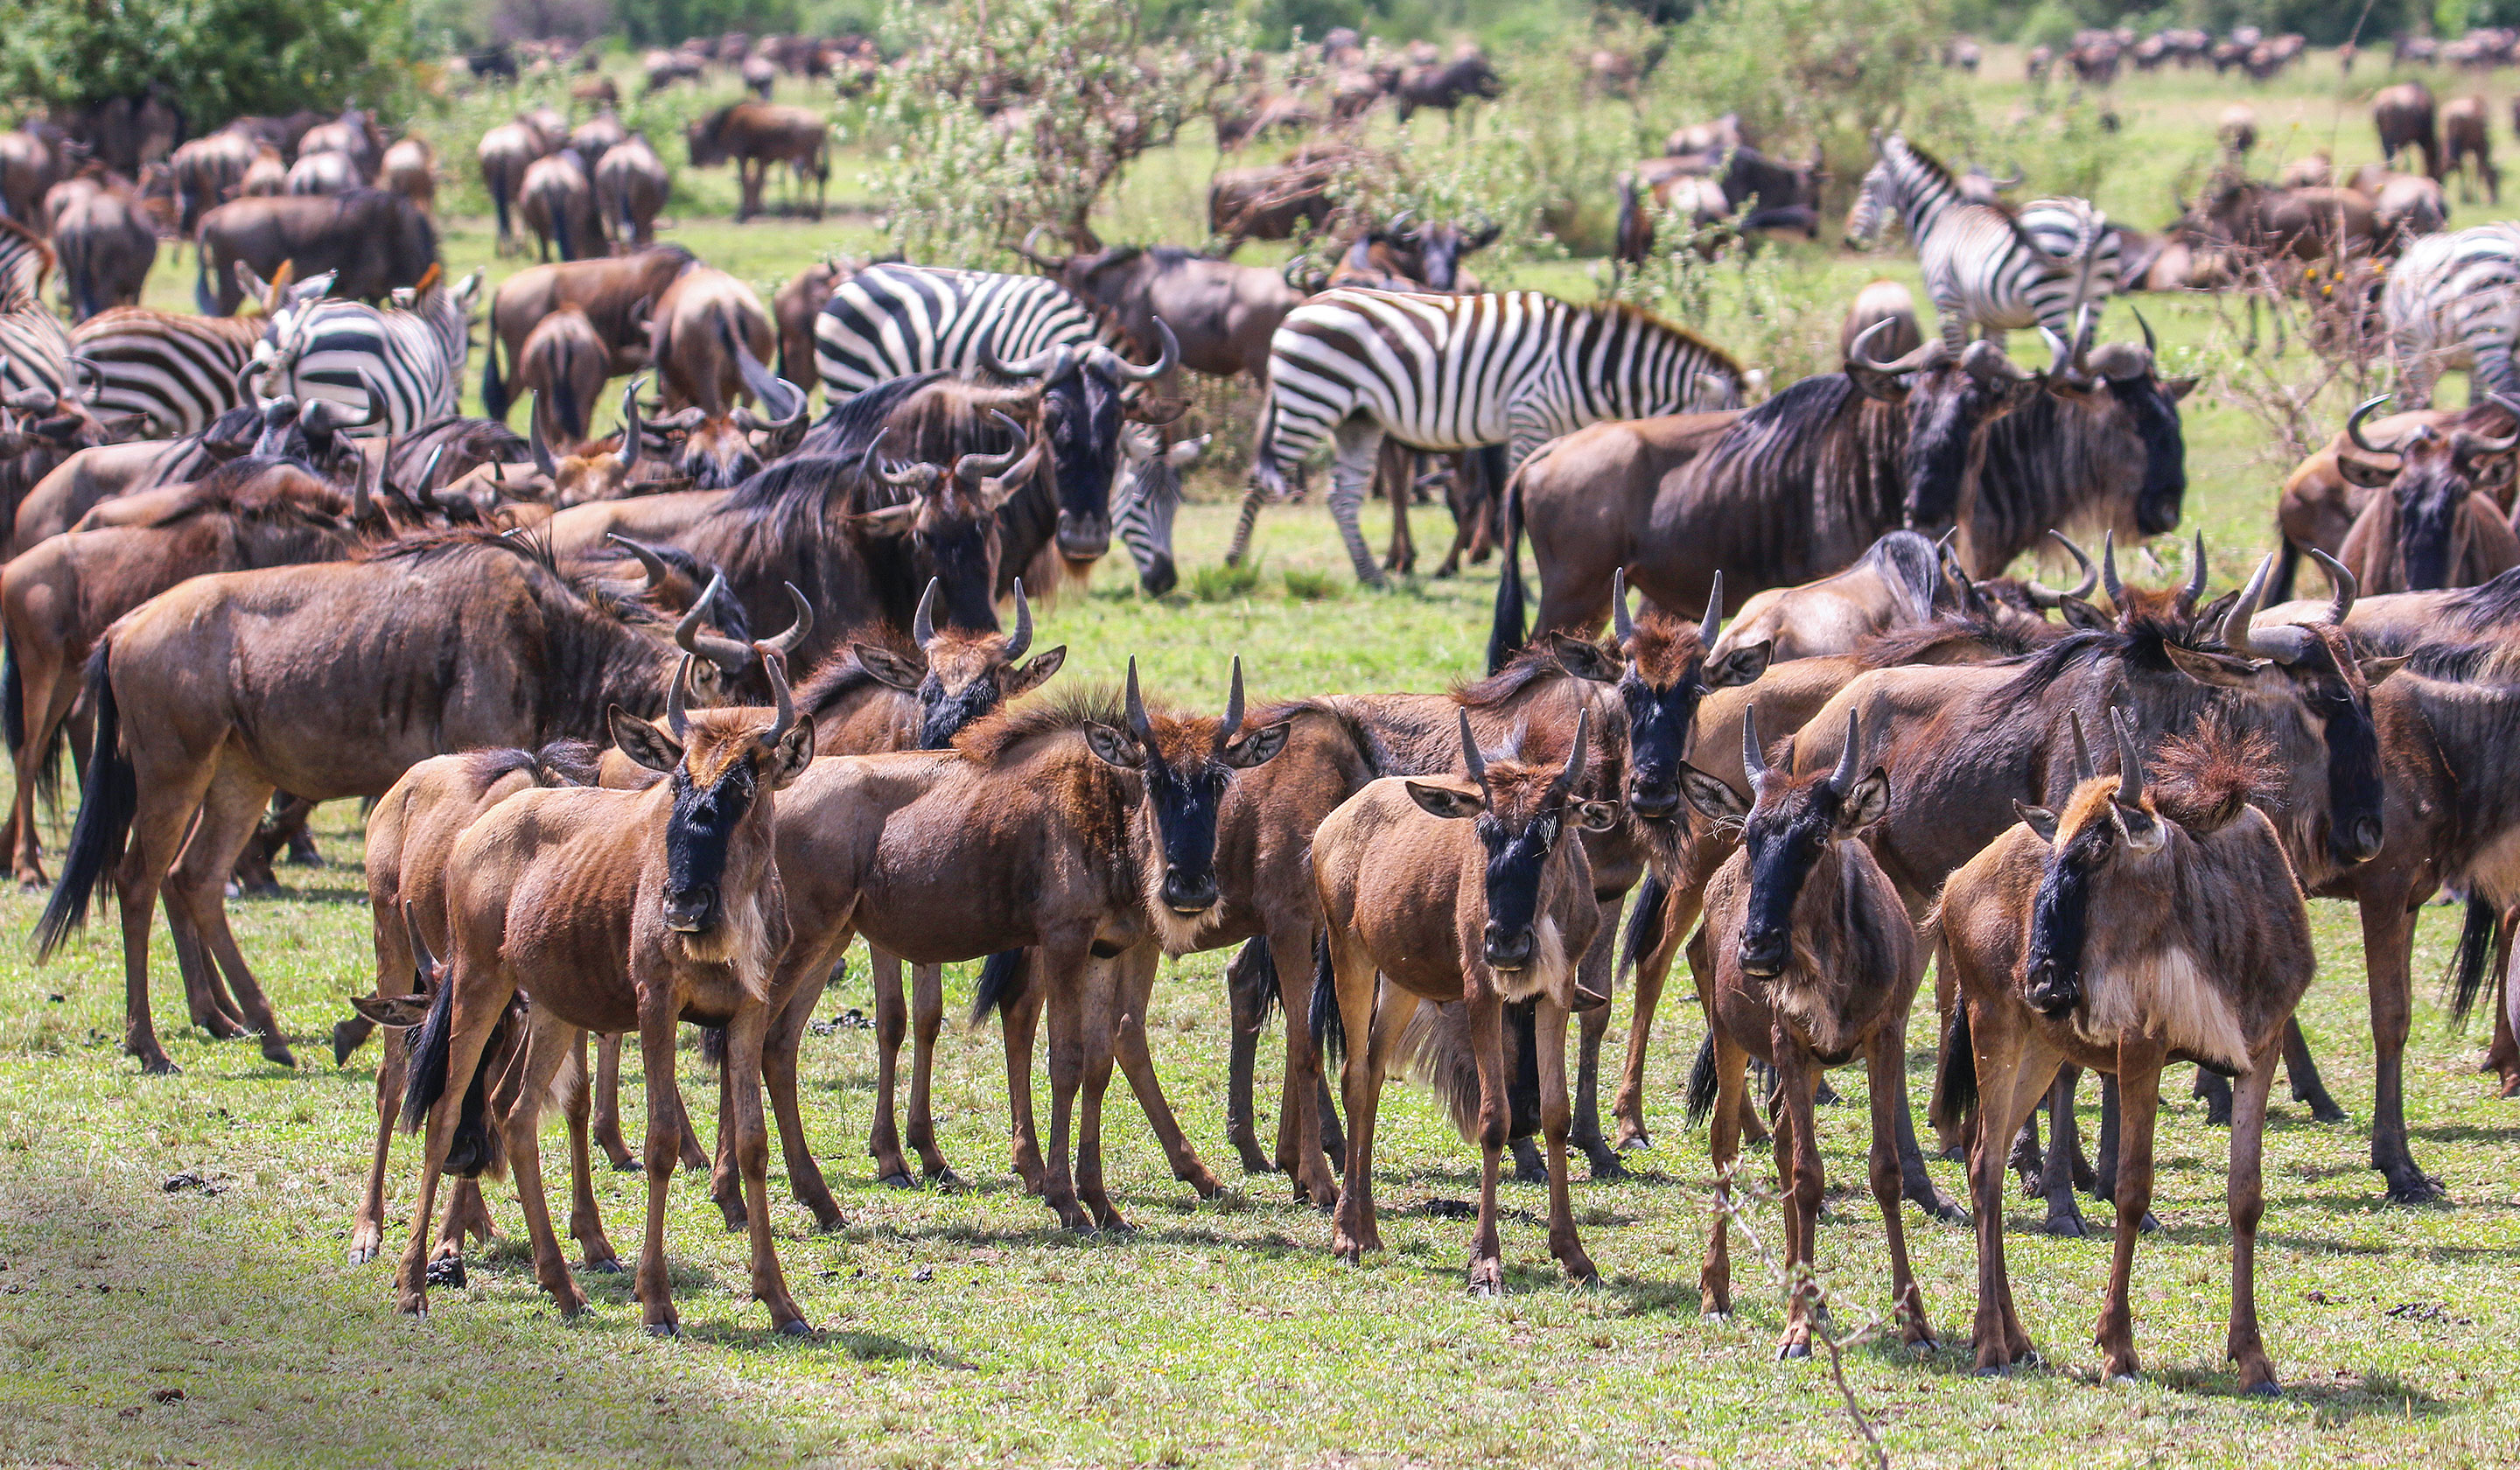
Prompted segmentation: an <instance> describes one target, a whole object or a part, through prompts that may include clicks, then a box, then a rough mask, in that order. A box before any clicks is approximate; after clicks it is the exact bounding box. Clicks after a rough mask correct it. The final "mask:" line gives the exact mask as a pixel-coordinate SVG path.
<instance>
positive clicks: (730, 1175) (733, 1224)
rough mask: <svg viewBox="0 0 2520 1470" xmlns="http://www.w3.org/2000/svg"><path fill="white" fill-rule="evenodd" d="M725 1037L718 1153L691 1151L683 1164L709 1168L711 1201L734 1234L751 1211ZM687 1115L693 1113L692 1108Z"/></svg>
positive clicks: (720, 1051)
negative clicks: (695, 1153)
mask: <svg viewBox="0 0 2520 1470" xmlns="http://www.w3.org/2000/svg"><path fill="white" fill-rule="evenodd" d="M725 1036H726V1033H725V1032H724V1031H723V1030H720V1031H719V1032H718V1038H719V1040H718V1044H717V1153H716V1156H715V1157H714V1159H712V1158H709V1157H706V1156H703V1157H702V1158H701V1159H700V1160H699V1161H698V1162H697V1163H695V1162H693V1160H692V1156H691V1155H690V1154H689V1153H688V1152H687V1153H685V1154H684V1155H683V1167H684V1168H686V1169H706V1170H708V1171H709V1203H710V1204H713V1205H715V1206H717V1208H718V1213H719V1214H720V1215H722V1216H724V1217H725V1218H726V1227H727V1230H728V1231H729V1232H730V1233H732V1232H734V1231H736V1230H741V1229H742V1228H743V1227H744V1225H745V1223H746V1221H747V1219H748V1213H747V1211H746V1208H745V1206H744V1203H743V1161H742V1159H741V1158H738V1157H737V1155H736V1147H735V1069H734V1068H733V1067H731V1066H729V1065H727V1060H726V1041H725ZM708 1061H709V1045H708V1033H707V1031H705V1030H703V1031H702V1032H701V1034H700V1064H701V1065H703V1066H706V1065H707V1064H708ZM684 1116H685V1117H686V1118H688V1117H689V1116H690V1113H689V1112H688V1110H687V1111H686V1112H685V1114H684ZM687 1136H688V1135H687Z"/></svg>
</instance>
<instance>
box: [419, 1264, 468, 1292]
mask: <svg viewBox="0 0 2520 1470" xmlns="http://www.w3.org/2000/svg"><path fill="white" fill-rule="evenodd" d="M464 1282H465V1276H464V1258H463V1257H461V1256H440V1257H438V1258H437V1259H436V1260H434V1261H431V1262H430V1263H428V1284H429V1285H431V1286H451V1287H453V1288H455V1289H456V1290H458V1291H461V1290H463V1288H464Z"/></svg>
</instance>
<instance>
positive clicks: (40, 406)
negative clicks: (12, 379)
mask: <svg viewBox="0 0 2520 1470" xmlns="http://www.w3.org/2000/svg"><path fill="white" fill-rule="evenodd" d="M0 403H6V404H7V405H8V406H9V408H10V409H12V410H13V411H15V412H17V413H21V414H49V413H51V412H52V411H53V410H54V409H55V408H56V407H57V406H59V405H60V403H61V396H60V395H59V394H57V393H55V392H54V391H53V390H52V389H50V388H20V389H19V390H18V391H16V392H14V393H12V394H10V395H9V396H8V397H7V398H6V399H0Z"/></svg>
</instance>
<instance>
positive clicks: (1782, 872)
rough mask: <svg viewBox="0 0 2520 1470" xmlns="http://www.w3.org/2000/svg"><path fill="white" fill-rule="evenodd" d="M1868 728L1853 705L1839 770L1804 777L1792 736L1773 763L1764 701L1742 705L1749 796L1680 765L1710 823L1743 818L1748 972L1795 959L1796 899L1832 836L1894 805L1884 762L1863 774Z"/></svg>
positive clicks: (1759, 973) (1768, 970)
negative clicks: (1763, 733)
mask: <svg viewBox="0 0 2520 1470" xmlns="http://www.w3.org/2000/svg"><path fill="white" fill-rule="evenodd" d="M1863 748H1864V732H1863V727H1862V724H1861V722H1860V719H1859V717H1858V715H1857V714H1856V712H1855V711H1854V710H1848V711H1847V712H1846V744H1845V745H1844V746H1843V747H1841V749H1840V750H1839V752H1838V757H1837V769H1836V770H1834V771H1831V772H1829V773H1828V774H1826V775H1824V776H1823V775H1819V774H1817V773H1815V774H1813V775H1810V776H1805V777H1802V778H1799V779H1797V778H1796V777H1794V776H1793V775H1792V769H1793V754H1792V743H1791V741H1790V739H1789V740H1788V741H1787V745H1786V755H1785V758H1784V760H1783V761H1782V762H1780V763H1779V764H1778V766H1776V767H1774V768H1772V767H1770V766H1769V765H1768V762H1767V758H1766V755H1765V753H1764V752H1763V751H1762V750H1761V749H1760V748H1759V706H1758V704H1757V702H1756V701H1753V702H1752V703H1751V704H1750V705H1749V707H1748V708H1747V709H1745V710H1743V711H1742V717H1741V769H1742V771H1743V772H1744V773H1746V774H1747V775H1748V776H1749V778H1750V796H1749V799H1747V800H1744V799H1743V798H1742V795H1741V793H1740V792H1738V791H1735V790H1733V788H1732V787H1731V786H1730V785H1728V784H1726V783H1725V782H1724V781H1723V780H1721V779H1720V778H1717V777H1713V776H1709V775H1707V774H1706V773H1705V772H1703V771H1700V770H1698V769H1697V768H1696V767H1694V766H1689V765H1683V766H1682V767H1681V772H1682V780H1684V781H1685V782H1687V784H1688V800H1689V804H1690V805H1691V806H1694V807H1696V808H1697V810H1698V811H1699V812H1700V813H1701V814H1703V815H1704V816H1705V817H1706V819H1707V820H1708V821H1710V822H1718V823H1738V824H1740V826H1741V848H1742V851H1743V852H1744V853H1745V854H1747V855H1748V856H1747V862H1748V866H1749V873H1750V900H1749V905H1748V907H1747V909H1746V911H1745V912H1744V913H1743V914H1742V919H1741V935H1740V939H1739V952H1738V958H1739V960H1740V964H1741V973H1743V974H1745V975H1751V976H1756V977H1758V978H1760V979H1773V978H1775V977H1776V976H1778V975H1781V974H1783V973H1784V970H1785V965H1786V964H1787V963H1788V962H1789V961H1790V960H1791V959H1792V958H1793V944H1794V906H1795V905H1796V904H1797V903H1799V902H1800V901H1801V899H1802V893H1803V886H1804V884H1805V883H1806V882H1808V881H1809V879H1810V878H1811V874H1812V869H1814V868H1815V867H1817V866H1818V865H1819V863H1820V860H1821V858H1822V857H1823V855H1824V854H1826V853H1827V851H1828V846H1829V844H1830V843H1832V842H1842V841H1846V840H1849V839H1851V838H1854V837H1855V836H1857V835H1858V834H1859V833H1861V832H1862V831H1863V830H1864V829H1865V828H1866V827H1868V826H1870V825H1872V824H1874V823H1876V822H1879V821H1880V820H1881V819H1882V817H1883V816H1884V815H1885V814H1886V813H1888V811H1889V810H1890V776H1889V773H1888V772H1886V771H1884V770H1883V769H1882V768H1880V767H1879V766H1875V767H1873V768H1872V770H1871V772H1870V773H1869V774H1868V775H1866V776H1864V777H1862V778H1860V779H1859V778H1858V777H1857V776H1856V774H1855V773H1856V768H1857V763H1858V758H1859V754H1860V752H1861V751H1862V750H1863Z"/></svg>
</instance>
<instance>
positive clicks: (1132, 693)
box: [1122, 654, 1155, 745]
mask: <svg viewBox="0 0 2520 1470" xmlns="http://www.w3.org/2000/svg"><path fill="white" fill-rule="evenodd" d="M1122 707H1123V708H1124V709H1125V710H1126V711H1127V713H1128V716H1129V734H1131V735H1136V736H1137V737H1138V740H1139V742H1140V743H1141V744H1148V745H1151V744H1153V743H1154V739H1155V727H1154V724H1153V722H1152V721H1149V720H1148V718H1147V701H1146V697H1145V696H1144V695H1142V694H1140V693H1139V692H1138V659H1137V655H1136V654H1131V655H1130V657H1129V692H1128V698H1127V700H1126V702H1125V703H1124V704H1123V706H1122Z"/></svg>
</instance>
